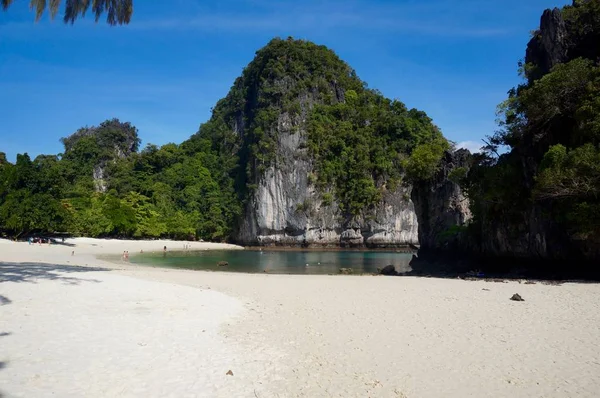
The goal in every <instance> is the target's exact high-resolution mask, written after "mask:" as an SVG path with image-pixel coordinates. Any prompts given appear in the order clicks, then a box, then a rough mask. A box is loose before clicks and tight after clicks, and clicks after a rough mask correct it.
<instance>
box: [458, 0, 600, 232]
mask: <svg viewBox="0 0 600 398" xmlns="http://www.w3.org/2000/svg"><path fill="white" fill-rule="evenodd" d="M562 16H563V18H564V20H565V24H566V27H567V35H566V39H564V40H565V43H567V45H568V54H569V59H568V60H567V61H566V62H564V63H562V64H557V65H555V66H554V67H553V68H552V69H551V70H550V71H549V72H548V73H546V74H540V73H539V71H540V68H539V67H538V65H536V64H533V63H530V64H527V65H525V68H524V71H525V76H526V77H527V82H525V83H524V84H522V85H521V86H519V87H517V88H516V89H513V90H511V91H510V93H509V98H508V100H507V101H506V102H504V103H503V104H502V105H501V106H500V116H501V119H502V122H501V129H500V131H499V132H497V133H496V134H495V135H494V136H492V137H490V145H489V147H488V149H489V150H490V151H489V153H488V154H487V155H483V156H478V157H477V159H476V162H475V166H474V167H473V168H472V169H471V171H470V173H469V178H468V179H467V182H466V184H467V187H468V192H469V195H470V197H471V203H472V210H473V213H474V216H475V224H474V225H475V226H476V228H482V229H485V228H491V227H490V225H491V224H492V223H495V224H496V225H497V224H503V225H508V226H511V225H513V226H515V227H517V226H519V225H525V224H526V223H527V222H529V220H528V217H529V216H528V214H531V212H532V209H533V208H539V209H541V210H542V214H543V216H544V217H545V220H546V222H549V223H553V224H554V225H557V226H558V227H559V229H560V230H562V231H564V232H565V233H566V234H567V235H568V236H570V237H572V238H573V239H581V238H582V237H583V238H584V239H585V237H586V236H590V237H591V236H598V234H600V169H599V166H598V165H599V161H600V66H599V61H600V46H599V45H598V43H600V1H598V0H590V1H587V2H584V1H582V2H576V4H575V5H574V6H567V7H565V8H563V10H562ZM537 34H539V33H537ZM534 40H535V38H534ZM499 146H508V148H509V152H508V153H505V154H503V155H501V156H499V157H498V156H495V155H494V152H495V151H496V150H497V149H498V147H499Z"/></svg>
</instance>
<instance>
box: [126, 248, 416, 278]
mask: <svg viewBox="0 0 600 398" xmlns="http://www.w3.org/2000/svg"><path fill="white" fill-rule="evenodd" d="M410 260H411V254H407V253H397V252H384V251H342V250H340V251H314V250H306V251H300V250H287V251H279V250H277V251H270V250H262V251H261V250H240V251H238V250H232V251H201V252H193V251H179V252H168V253H167V254H166V255H164V253H144V254H139V255H136V256H135V257H131V262H132V263H137V264H147V265H153V266H160V267H171V268H187V269H199V270H215V271H228V272H249V273H259V272H261V273H262V272H268V273H274V274H337V273H338V272H339V269H340V268H352V269H353V271H354V273H374V272H377V268H379V267H385V266H386V265H389V264H393V265H394V266H395V267H396V270H397V271H399V272H408V271H410V266H409V262H410ZM220 261H226V262H227V263H228V265H227V266H224V267H219V266H217V263H218V262H220Z"/></svg>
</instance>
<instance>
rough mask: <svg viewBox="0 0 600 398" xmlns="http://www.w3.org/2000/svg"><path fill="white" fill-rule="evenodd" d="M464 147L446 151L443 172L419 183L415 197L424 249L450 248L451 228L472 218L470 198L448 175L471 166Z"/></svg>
mask: <svg viewBox="0 0 600 398" xmlns="http://www.w3.org/2000/svg"><path fill="white" fill-rule="evenodd" d="M468 157H469V152H468V151H467V150H465V149H461V150H458V151H456V152H454V153H450V152H446V154H445V155H444V159H443V162H442V167H441V169H440V171H439V172H438V173H437V174H436V176H434V178H433V179H432V180H430V181H426V182H421V183H418V184H417V185H416V186H415V187H414V188H413V190H412V200H413V203H414V204H415V206H416V214H417V217H418V220H419V223H420V224H419V242H420V244H421V249H423V250H440V249H447V248H448V245H450V244H452V243H455V242H451V241H452V239H454V238H455V237H456V238H458V236H454V234H452V233H449V232H451V230H452V228H455V227H457V226H459V227H460V226H464V225H466V224H467V223H468V222H469V221H470V219H471V217H472V216H471V210H470V209H469V201H468V199H467V198H466V196H465V195H464V193H463V192H462V190H461V189H460V187H459V186H458V184H456V183H454V182H452V181H450V180H449V179H448V175H449V174H450V172H451V171H452V169H454V168H456V167H468V164H467V162H468Z"/></svg>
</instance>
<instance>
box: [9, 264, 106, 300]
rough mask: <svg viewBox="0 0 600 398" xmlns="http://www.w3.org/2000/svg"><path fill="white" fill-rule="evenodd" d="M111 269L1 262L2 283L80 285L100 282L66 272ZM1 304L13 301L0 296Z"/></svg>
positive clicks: (81, 272)
mask: <svg viewBox="0 0 600 398" xmlns="http://www.w3.org/2000/svg"><path fill="white" fill-rule="evenodd" d="M95 271H110V270H109V269H108V268H98V267H77V266H72V265H54V264H44V263H0V283H2V282H16V283H23V282H27V283H36V280H39V279H44V280H52V281H60V282H63V283H65V284H68V285H78V284H79V283H81V282H100V281H99V280H96V279H80V278H76V277H73V276H67V275H65V274H76V273H79V274H83V273H85V272H95ZM0 303H1V304H3V305H4V304H10V303H11V301H10V300H9V299H8V298H6V297H3V296H0Z"/></svg>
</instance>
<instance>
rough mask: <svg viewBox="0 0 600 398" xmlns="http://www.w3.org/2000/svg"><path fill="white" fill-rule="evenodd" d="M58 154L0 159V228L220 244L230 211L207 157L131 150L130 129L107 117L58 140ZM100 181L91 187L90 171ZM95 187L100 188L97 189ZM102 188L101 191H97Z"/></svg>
mask: <svg viewBox="0 0 600 398" xmlns="http://www.w3.org/2000/svg"><path fill="white" fill-rule="evenodd" d="M62 142H63V144H64V145H65V153H64V154H63V155H62V156H61V157H58V156H38V157H37V158H36V159H35V160H34V161H33V162H32V161H31V160H30V159H29V157H28V156H27V155H19V156H18V158H17V162H16V164H14V165H12V164H10V163H7V162H6V161H2V162H0V230H1V231H3V232H4V233H6V234H9V235H11V236H16V237H18V236H21V235H22V234H29V233H46V232H56V231H68V232H71V233H74V234H79V235H85V236H92V237H102V236H121V237H172V238H180V239H188V238H203V239H212V240H223V239H225V238H226V237H227V236H228V235H229V232H230V228H231V225H232V224H233V218H234V216H235V215H236V214H237V213H236V210H235V209H236V204H235V203H232V200H233V199H234V198H233V195H232V194H231V192H232V191H229V192H226V193H223V190H222V189H221V186H220V185H219V183H218V182H217V181H215V179H213V177H212V174H211V171H210V170H209V168H210V167H211V165H214V163H215V160H214V159H213V158H212V157H211V155H210V153H204V152H198V153H196V154H194V155H193V156H188V155H186V154H185V153H184V152H183V151H182V150H181V148H180V147H179V146H177V145H175V144H168V145H165V146H163V147H162V148H157V147H156V146H152V145H149V146H147V147H146V148H145V149H144V150H143V151H141V152H137V149H138V145H139V138H138V136H137V130H136V129H135V127H133V126H131V125H130V124H129V123H121V122H119V121H118V120H115V119H113V120H108V121H106V122H104V123H102V124H101V125H100V126H98V127H92V128H83V129H80V130H78V131H77V132H76V133H75V134H73V135H71V136H70V137H67V138H64V139H62ZM98 168H101V169H102V171H103V173H104V176H103V177H104V178H102V179H101V180H98V179H97V180H96V182H94V179H93V174H94V170H97V169H98ZM101 188H103V189H101ZM103 191H104V192H103Z"/></svg>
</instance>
